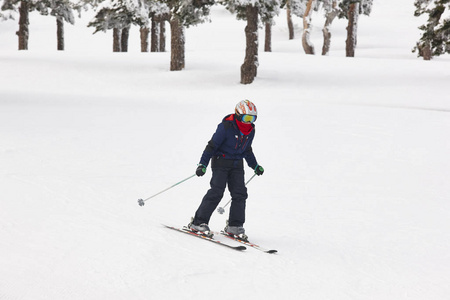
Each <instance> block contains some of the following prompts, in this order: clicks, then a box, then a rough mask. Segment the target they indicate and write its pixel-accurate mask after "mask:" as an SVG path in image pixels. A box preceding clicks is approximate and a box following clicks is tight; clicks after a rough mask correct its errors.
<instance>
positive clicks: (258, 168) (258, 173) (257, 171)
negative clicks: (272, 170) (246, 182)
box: [255, 165, 264, 176]
mask: <svg viewBox="0 0 450 300" xmlns="http://www.w3.org/2000/svg"><path fill="white" fill-rule="evenodd" d="M263 173H264V168H263V167H261V166H260V165H257V166H256V168H255V174H256V175H258V176H260V175H262V174H263Z"/></svg>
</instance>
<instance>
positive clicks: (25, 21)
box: [16, 1, 30, 50]
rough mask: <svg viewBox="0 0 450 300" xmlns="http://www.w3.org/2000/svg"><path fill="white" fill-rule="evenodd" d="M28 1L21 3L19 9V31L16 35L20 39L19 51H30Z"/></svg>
mask: <svg viewBox="0 0 450 300" xmlns="http://www.w3.org/2000/svg"><path fill="white" fill-rule="evenodd" d="M29 9H30V8H29V5H28V1H21V2H20V7H19V14H20V17H19V31H17V32H16V34H17V35H18V37H19V50H28V37H29V34H30V32H29V28H28V25H29V24H30V20H29V18H28V10H29Z"/></svg>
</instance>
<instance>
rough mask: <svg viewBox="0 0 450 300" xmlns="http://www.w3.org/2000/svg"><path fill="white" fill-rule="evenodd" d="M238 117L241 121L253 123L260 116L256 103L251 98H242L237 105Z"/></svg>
mask: <svg viewBox="0 0 450 300" xmlns="http://www.w3.org/2000/svg"><path fill="white" fill-rule="evenodd" d="M235 112H236V117H237V119H238V120H239V121H241V122H244V123H253V122H255V120H256V117H257V116H258V111H257V109H256V106H255V104H253V103H252V102H250V101H249V100H242V101H241V102H239V103H238V104H237V105H236V109H235Z"/></svg>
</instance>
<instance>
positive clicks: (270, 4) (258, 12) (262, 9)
mask: <svg viewBox="0 0 450 300" xmlns="http://www.w3.org/2000/svg"><path fill="white" fill-rule="evenodd" d="M222 4H224V5H225V7H226V8H227V9H228V10H229V11H230V12H232V13H235V14H236V17H237V18H238V19H239V20H246V21H247V26H246V27H245V38H246V49H245V58H244V63H243V64H242V66H241V83H242V84H250V83H252V82H253V80H254V79H255V77H256V75H257V69H258V64H259V63H258V27H259V26H260V24H262V23H268V22H270V23H271V22H273V21H272V20H273V18H274V16H276V15H277V14H278V12H279V8H280V2H279V0H224V1H222ZM260 19H261V22H262V23H260Z"/></svg>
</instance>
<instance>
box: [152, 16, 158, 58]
mask: <svg viewBox="0 0 450 300" xmlns="http://www.w3.org/2000/svg"><path fill="white" fill-rule="evenodd" d="M151 32H152V38H151V47H150V51H151V52H159V34H160V32H159V22H157V21H156V20H155V17H152V31H151Z"/></svg>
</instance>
